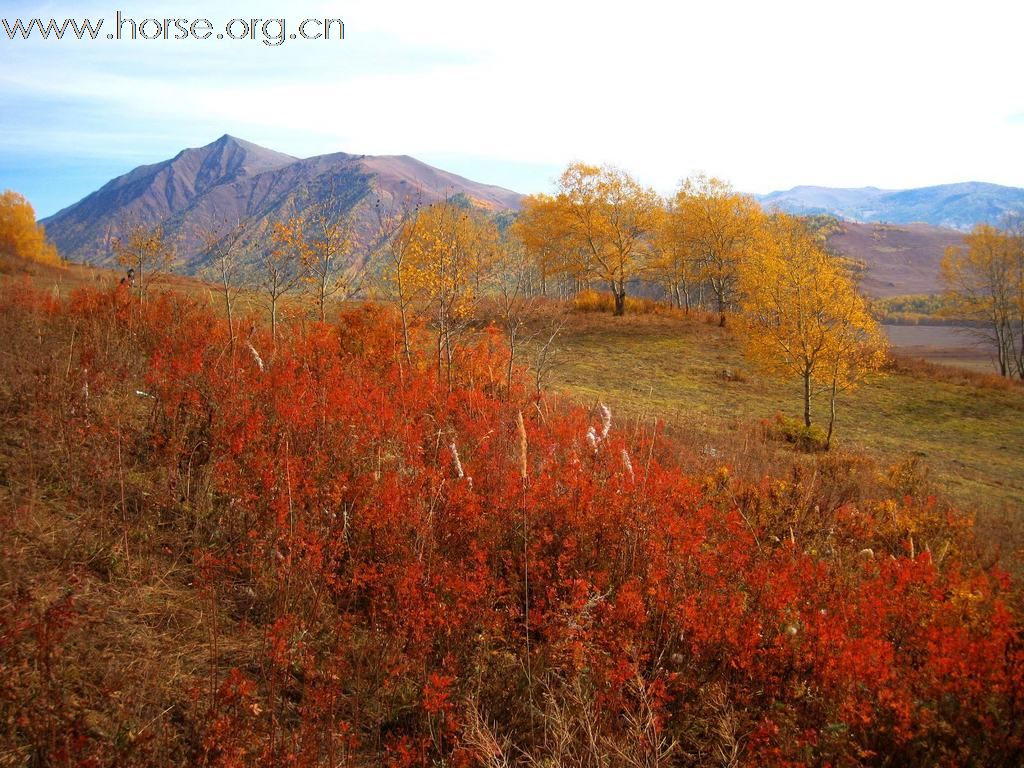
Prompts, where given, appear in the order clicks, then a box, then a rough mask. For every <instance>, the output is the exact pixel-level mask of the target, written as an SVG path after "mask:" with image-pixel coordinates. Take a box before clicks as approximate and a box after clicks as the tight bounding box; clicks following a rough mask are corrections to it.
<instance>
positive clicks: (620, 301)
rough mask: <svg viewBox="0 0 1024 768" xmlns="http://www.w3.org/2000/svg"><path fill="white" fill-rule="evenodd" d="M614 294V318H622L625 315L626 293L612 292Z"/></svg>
mask: <svg viewBox="0 0 1024 768" xmlns="http://www.w3.org/2000/svg"><path fill="white" fill-rule="evenodd" d="M612 293H613V294H615V316H616V317H622V316H623V315H624V314H626V292H625V291H622V292H619V291H612Z"/></svg>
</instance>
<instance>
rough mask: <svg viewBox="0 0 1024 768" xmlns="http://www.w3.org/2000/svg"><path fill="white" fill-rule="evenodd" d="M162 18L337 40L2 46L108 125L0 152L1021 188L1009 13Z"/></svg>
mask: <svg viewBox="0 0 1024 768" xmlns="http://www.w3.org/2000/svg"><path fill="white" fill-rule="evenodd" d="M15 7H16V8H18V6H15ZM51 10H52V13H53V14H57V13H59V11H57V10H56V9H55V7H54V9H51ZM91 11H92V12H93V13H94V15H97V16H99V15H103V14H106V13H109V12H110V11H109V8H108V7H107V6H102V7H101V6H98V5H97V6H95V7H93V8H92V9H91ZM165 11H172V12H173V15H176V16H190V17H195V16H206V17H209V18H211V20H213V21H215V23H218V24H219V23H223V22H224V21H226V20H227V19H229V18H231V16H233V15H237V16H245V17H256V16H258V17H261V18H273V17H278V16H285V17H287V18H288V19H289V21H291V22H297V21H299V20H301V18H303V17H305V16H310V17H314V16H324V17H335V16H341V17H342V18H344V19H345V22H346V31H347V39H346V41H344V42H343V43H328V42H300V41H289V42H287V43H285V45H283V46H281V47H280V48H268V47H266V46H263V45H261V44H259V43H252V42H250V43H234V42H228V41H223V42H215V41H206V42H202V43H199V42H194V43H187V44H186V43H175V42H174V41H166V42H165V41H153V42H141V41H140V42H138V43H129V42H121V43H106V42H104V41H97V42H96V43H81V44H79V43H72V42H67V41H61V42H56V41H49V42H47V43H34V44H31V45H25V44H22V43H21V42H19V41H14V42H10V41H7V40H5V39H2V40H0V46H2V47H3V49H4V53H5V55H8V54H9V55H10V56H9V59H8V61H9V64H8V65H7V66H6V67H5V69H4V71H3V72H0V85H2V86H3V88H4V89H5V90H6V91H7V92H8V93H14V94H15V95H17V94H18V93H20V94H22V95H23V96H25V97H27V95H29V94H31V95H33V97H34V98H35V99H36V100H37V101H39V100H41V101H43V102H46V101H47V100H50V101H51V102H52V103H53V104H54V105H55V106H54V109H58V107H57V106H56V105H60V104H62V103H65V102H66V101H67V100H77V101H78V102H79V103H85V104H89V105H92V107H93V108H94V109H95V110H96V111H97V112H98V113H102V114H103V115H105V116H106V117H107V118H108V119H107V123H108V125H109V128H107V129H104V128H102V127H97V126H96V125H95V124H92V123H90V126H89V128H88V130H89V131H91V132H92V135H91V137H85V138H81V139H78V140H76V137H75V136H74V134H73V133H69V132H68V130H67V126H60V127H59V128H58V129H54V130H53V131H51V132H50V133H47V131H46V130H45V128H43V129H39V128H38V127H37V126H35V125H32V126H29V125H28V124H27V123H25V124H19V118H18V117H17V116H8V117H7V118H4V119H3V122H0V129H2V132H0V147H6V149H7V150H8V151H18V152H26V151H30V149H29V148H27V147H26V144H31V138H32V137H33V136H35V137H36V140H37V141H38V144H39V149H40V151H43V150H44V149H47V148H49V150H50V151H53V149H54V147H53V143H54V142H58V144H59V145H60V146H63V151H64V152H66V153H73V152H74V151H75V149H76V147H81V146H83V145H87V146H89V147H90V148H91V149H95V147H96V146H98V145H101V144H102V143H103V142H104V137H105V136H106V131H108V130H109V132H110V136H109V139H110V140H109V141H108V142H107V143H108V145H109V152H110V153H111V155H112V156H113V155H116V154H117V153H119V152H124V151H125V142H124V141H123V140H122V139H121V138H118V137H117V135H118V134H124V135H132V134H135V135H144V134H147V133H153V134H159V135H161V137H162V138H161V143H160V146H164V143H165V142H167V141H171V142H173V141H176V143H177V145H178V146H186V145H195V144H196V143H201V142H203V141H208V140H212V139H213V138H215V137H216V136H217V135H219V133H221V132H224V131H228V132H231V133H235V134H238V135H241V136H243V137H246V138H250V139H252V140H255V141H263V142H265V143H270V142H273V146H274V147H275V148H278V149H281V150H282V151H287V152H292V153H295V154H314V153H317V152H329V151H338V150H345V151H353V152H366V153H409V154H414V155H415V154H430V155H462V156H464V157H465V158H467V162H470V164H471V159H472V158H473V157H477V158H489V159H490V160H492V161H494V162H493V163H492V164H491V167H498V166H499V165H500V164H501V163H506V164H507V163H510V162H517V161H518V162H523V163H530V164H535V165H537V166H539V167H549V166H560V165H563V164H564V163H566V162H568V161H570V160H573V159H587V160H592V161H597V162H612V163H616V164H619V165H621V166H623V167H625V168H627V169H628V170H630V171H632V172H634V173H635V174H636V175H638V176H639V177H640V178H641V179H643V180H644V181H646V182H647V183H650V184H652V185H654V186H656V187H657V188H659V189H660V190H662V191H669V190H670V189H671V188H672V187H673V186H674V184H675V183H676V182H677V181H678V179H679V178H680V177H682V176H685V175H687V174H688V173H691V172H693V171H695V170H697V169H703V170H706V171H708V172H710V173H714V174H717V175H721V176H724V177H727V178H730V179H731V180H732V181H733V183H734V184H735V185H736V186H737V187H739V188H742V189H749V190H756V191H767V190H769V189H774V188H782V187H788V186H792V185H794V184H798V183H815V184H829V185H837V186H840V185H841V186H859V185H866V184H874V185H876V186H883V187H885V186H888V187H905V186H915V185H923V184H931V183H940V182H944V181H956V180H963V179H982V180H989V181H996V182H1001V183H1007V184H1016V185H1024V153H1021V152H1019V147H1020V144H1021V139H1022V138H1024V136H1022V132H1024V122H1022V121H1021V120H1020V119H1019V113H1020V109H1021V105H1020V100H1019V97H1018V96H1017V94H1018V93H1019V86H1018V83H1017V79H1018V73H1019V62H1018V59H1019V53H1018V50H1019V48H1018V40H1017V37H1018V35H1019V30H1020V29H1021V28H1024V4H1019V3H1009V2H1007V3H1002V2H994V1H993V0H989V1H988V2H986V1H984V0H982V1H981V2H975V3H972V4H971V5H970V6H967V5H965V4H963V3H959V2H957V3H953V2H941V1H940V2H927V3H926V2H919V1H918V0H907V1H905V2H901V3H898V4H897V3H891V2H879V1H878V0H867V1H866V2H860V3H844V4H839V3H821V2H805V1H803V0H800V1H791V2H779V3H764V2H755V1H754V0H746V1H744V2H734V3H729V4H723V3H717V4H715V3H699V4H698V3H692V2H678V3H674V4H671V3H664V2H651V1H648V0H637V1H635V2H629V3H621V2H620V3H608V2H586V3H584V2H555V1H553V0H546V2H537V1H535V0H526V1H525V2H519V3H508V4H494V3H481V2H478V1H475V2H470V1H469V0H457V1H454V2H452V1H441V0H438V1H437V2H433V3H424V2H412V1H410V0H400V1H398V2H390V3H379V2H370V0H351V2H347V3H344V4H335V3H321V2H310V3H305V4H302V3H300V4H292V3H289V4H288V5H287V7H286V6H285V5H284V4H282V3H268V2H249V3H246V4H244V5H242V4H237V5H236V4H231V5H225V4H218V5H217V6H216V10H214V7H211V5H210V4H209V3H193V2H181V3H163V2H153V3H150V4H148V5H147V6H146V7H145V10H144V12H145V14H146V15H147V16H154V17H161V16H162V15H163V14H164V12H165ZM18 12H19V13H22V14H27V13H28V11H26V10H24V7H23V6H22V7H21V9H20V10H18ZM48 12H50V11H48ZM63 12H64V13H66V12H67V11H66V10H65V11H63ZM4 13H5V14H8V15H9V14H10V13H11V11H4ZM31 13H33V14H36V13H39V11H32V12H31ZM78 13H79V15H85V11H78ZM140 18H141V16H140ZM1007 115H1017V118H1013V117H1011V118H1008V117H1007ZM175 137H177V138H175ZM58 149H60V147H59V146H58ZM152 159H153V160H157V159H160V158H159V157H153V158H152ZM463 172H466V171H465V169H464V170H463ZM481 180H482V181H496V182H498V183H500V182H501V181H502V179H489V178H482V179H481ZM524 191H531V190H524Z"/></svg>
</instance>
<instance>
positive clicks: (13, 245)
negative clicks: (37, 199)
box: [0, 189, 60, 264]
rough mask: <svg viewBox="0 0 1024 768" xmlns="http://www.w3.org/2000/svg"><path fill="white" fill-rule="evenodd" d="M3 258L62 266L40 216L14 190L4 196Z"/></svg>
mask: <svg viewBox="0 0 1024 768" xmlns="http://www.w3.org/2000/svg"><path fill="white" fill-rule="evenodd" d="M0 254H8V255H11V256H18V257H19V258H22V259H28V260H29V261H36V262H39V263H42V264H59V263H60V257H59V256H58V255H57V249H56V248H54V247H53V245H51V244H50V243H49V242H47V240H46V233H45V232H44V231H43V227H42V226H41V225H39V224H36V212H35V210H34V209H33V208H32V204H31V203H29V201H28V200H26V199H25V197H24V196H23V195H21V194H19V193H17V192H14V191H12V190H10V189H8V190H6V191H5V192H4V193H3V194H2V195H0Z"/></svg>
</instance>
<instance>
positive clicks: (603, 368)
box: [552, 313, 1024, 550]
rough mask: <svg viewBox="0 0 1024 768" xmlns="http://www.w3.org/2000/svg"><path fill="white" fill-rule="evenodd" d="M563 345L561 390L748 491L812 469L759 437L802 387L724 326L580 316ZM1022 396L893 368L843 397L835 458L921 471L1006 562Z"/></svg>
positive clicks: (1021, 479) (955, 371)
mask: <svg viewBox="0 0 1024 768" xmlns="http://www.w3.org/2000/svg"><path fill="white" fill-rule="evenodd" d="M559 344H560V345H561V355H560V357H559V360H560V365H559V367H558V368H557V369H556V370H555V371H554V374H553V376H552V381H553V385H554V387H555V388H556V389H558V390H560V391H562V392H564V393H566V394H567V395H568V396H570V397H571V398H573V399H575V400H577V401H580V402H582V403H584V404H586V405H595V404H596V403H598V402H607V403H609V404H610V405H611V406H612V408H613V409H615V410H616V412H617V414H618V415H619V419H620V422H621V420H622V417H623V416H624V415H627V416H628V419H629V420H630V421H631V422H632V423H633V424H634V425H640V424H650V423H651V422H653V420H655V419H658V420H660V421H661V422H663V423H664V424H666V428H667V429H669V430H671V431H672V432H673V434H674V436H675V437H677V438H678V439H679V440H680V441H681V444H682V445H684V446H689V452H690V456H689V457H688V459H689V460H690V461H692V462H693V464H694V465H695V466H697V467H698V468H702V469H706V470H708V471H712V472H713V471H714V468H715V466H722V465H728V466H729V467H730V469H731V471H732V472H734V473H736V474H739V475H741V476H744V477H748V478H756V477H763V476H765V475H773V476H780V473H781V476H785V475H786V474H787V472H788V471H789V470H788V469H787V467H788V468H791V467H792V466H793V465H794V463H796V464H808V463H810V464H812V465H813V463H814V460H813V459H808V458H806V457H801V456H800V455H798V454H795V453H794V452H793V450H792V449H791V448H789V447H788V446H785V445H783V444H780V443H777V442H774V441H772V440H770V439H768V437H767V433H766V430H765V426H766V425H767V424H769V423H770V422H772V421H773V420H774V418H775V415H776V414H778V413H782V414H789V415H797V414H798V413H799V410H800V392H799V388H798V385H797V383H796V382H790V381H783V380H779V379H773V378H769V377H765V376H763V375H761V374H760V373H759V372H758V371H756V370H753V369H751V368H750V367H749V364H748V363H747V361H746V360H745V359H744V357H743V354H742V352H741V350H740V346H739V344H738V343H737V340H736V339H735V337H734V336H733V332H732V330H731V329H730V328H728V327H727V328H725V329H721V328H718V327H716V326H715V325H713V324H710V323H706V322H704V321H703V318H696V317H694V318H689V319H687V318H681V317H678V316H664V315H641V316H629V315H627V316H626V317H624V318H614V317H612V316H610V315H609V314H594V313H586V314H583V313H577V314H574V315H572V316H570V319H569V322H568V323H567V324H566V327H565V329H564V331H563V335H562V336H561V338H560V340H559ZM1022 395H1024V385H1021V383H1020V382H1014V381H1007V380H1005V379H1002V378H1001V377H997V376H989V375H985V374H980V373H977V372H972V371H968V370H964V369H960V368H954V367H950V366H940V365H935V364H932V363H926V362H924V361H918V360H912V359H908V358H903V357H897V358H896V359H895V360H894V361H893V363H892V364H891V365H890V366H889V368H888V370H887V371H885V372H884V374H883V375H880V376H877V377H876V378H874V379H873V380H871V381H869V382H868V383H866V384H865V385H863V386H862V387H860V388H859V389H858V390H856V391H854V392H852V393H848V394H846V395H844V396H843V397H842V399H841V401H840V403H839V410H838V419H837V424H836V441H837V443H838V450H837V451H834V452H833V453H834V454H835V455H840V456H848V457H854V458H856V457H863V459H864V461H866V462H868V463H870V465H871V466H872V469H871V470H870V471H869V472H865V475H869V474H870V475H873V476H881V477H884V476H886V475H887V474H888V472H889V468H890V467H895V466H900V465H903V464H904V463H906V462H908V461H910V460H912V461H914V462H916V464H917V466H918V467H919V468H920V470H919V471H920V473H921V474H922V475H924V476H926V477H927V479H928V485H929V487H930V488H931V489H934V490H935V491H936V492H937V493H938V494H939V495H940V496H942V497H944V498H947V499H949V500H950V501H951V502H952V503H954V504H956V505H959V506H961V507H964V508H969V509H971V510H974V511H975V512H976V513H977V515H978V520H979V521H980V527H985V526H992V528H991V532H992V534H993V535H992V536H990V538H992V540H996V539H995V536H994V534H995V532H996V531H998V532H999V535H1000V536H1001V537H1004V538H1003V540H1004V541H1006V542H1010V543H1008V544H1007V545H1006V547H1004V550H1006V549H1020V548H1021V546H1022V543H1024V522H1021V515H1020V513H1021V511H1022V510H1024V396H1022ZM823 408H824V405H823V404H819V405H818V412H817V413H818V417H819V419H820V418H821V417H822V416H823ZM856 460H857V461H860V459H859V458H856ZM1008 528H1009V529H1011V530H1009V531H1008V530H1007V529H1008ZM1007 537H1008V538H1007Z"/></svg>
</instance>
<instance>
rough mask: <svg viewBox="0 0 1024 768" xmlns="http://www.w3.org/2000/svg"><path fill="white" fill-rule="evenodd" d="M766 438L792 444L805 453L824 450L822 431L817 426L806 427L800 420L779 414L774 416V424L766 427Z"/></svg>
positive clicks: (823, 433)
mask: <svg viewBox="0 0 1024 768" xmlns="http://www.w3.org/2000/svg"><path fill="white" fill-rule="evenodd" d="M768 436H769V437H770V438H772V439H773V440H780V441H783V442H786V443H792V444H793V445H794V446H796V447H797V448H798V449H799V450H801V451H806V452H807V453H814V452H816V451H824V450H825V438H826V434H825V430H824V429H822V428H821V427H820V426H818V425H817V424H811V426H809V427H808V426H807V425H805V424H804V423H803V421H802V420H801V419H793V418H790V417H788V416H785V415H783V414H781V413H777V414H775V422H774V423H772V424H770V425H769V427H768Z"/></svg>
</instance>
